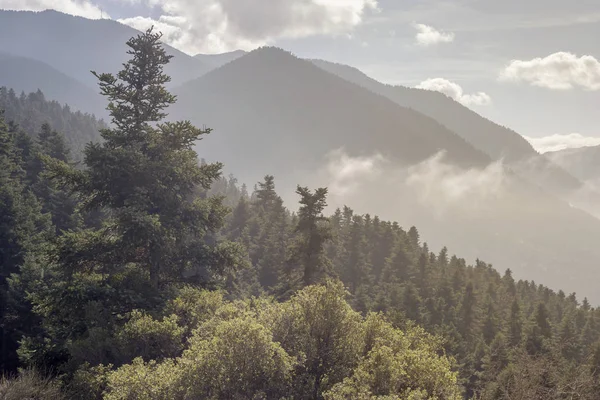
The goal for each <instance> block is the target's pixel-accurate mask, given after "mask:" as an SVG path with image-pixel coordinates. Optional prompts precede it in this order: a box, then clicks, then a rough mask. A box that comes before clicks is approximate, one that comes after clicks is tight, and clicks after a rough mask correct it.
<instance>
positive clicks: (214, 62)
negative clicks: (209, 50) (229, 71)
mask: <svg viewBox="0 0 600 400" xmlns="http://www.w3.org/2000/svg"><path fill="white" fill-rule="evenodd" d="M246 54H247V52H246V51H244V50H235V51H230V52H228V53H221V54H196V55H195V56H194V58H197V59H198V60H200V61H202V63H204V65H208V66H210V67H211V68H219V67H222V66H223V65H225V64H227V63H230V62H232V61H233V60H237V59H238V58H240V57H242V56H244V55H246Z"/></svg>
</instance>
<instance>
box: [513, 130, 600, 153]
mask: <svg viewBox="0 0 600 400" xmlns="http://www.w3.org/2000/svg"><path fill="white" fill-rule="evenodd" d="M524 137H525V139H527V140H528V141H529V143H531V145H532V146H533V147H534V148H535V149H536V150H537V151H539V152H540V153H547V152H549V151H559V150H564V149H576V148H580V147H586V146H600V137H593V136H583V135H582V134H580V133H570V134H568V135H558V134H556V135H550V136H544V137H538V138H534V137H528V136H524Z"/></svg>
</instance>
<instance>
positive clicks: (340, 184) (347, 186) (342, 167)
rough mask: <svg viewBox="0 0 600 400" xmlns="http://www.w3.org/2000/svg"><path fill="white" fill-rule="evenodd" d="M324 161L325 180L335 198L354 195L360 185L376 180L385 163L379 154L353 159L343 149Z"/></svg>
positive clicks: (333, 152)
mask: <svg viewBox="0 0 600 400" xmlns="http://www.w3.org/2000/svg"><path fill="white" fill-rule="evenodd" d="M326 159H327V163H326V166H325V171H326V175H327V177H326V179H327V181H328V185H329V190H330V191H331V193H332V194H333V195H336V196H346V195H348V194H351V193H354V192H355V191H356V189H358V187H359V186H360V184H361V183H364V182H365V181H368V180H372V179H374V178H377V177H378V176H379V175H380V173H381V172H382V167H383V164H384V163H385V162H386V160H385V158H384V157H383V156H382V155H381V154H374V155H371V156H357V157H353V156H350V155H348V154H347V153H346V152H345V150H344V149H337V150H334V151H331V152H330V153H329V154H328V155H327V157H326Z"/></svg>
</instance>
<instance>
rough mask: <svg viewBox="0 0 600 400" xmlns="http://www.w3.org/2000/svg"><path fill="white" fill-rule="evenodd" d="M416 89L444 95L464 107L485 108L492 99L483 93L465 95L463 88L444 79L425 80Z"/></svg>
mask: <svg viewBox="0 0 600 400" xmlns="http://www.w3.org/2000/svg"><path fill="white" fill-rule="evenodd" d="M415 87H416V88H417V89H424V90H433V91H436V92H441V93H444V94H445V95H446V96H448V97H451V98H453V99H454V100H456V101H458V102H459V103H461V104H463V105H465V106H487V105H490V104H491V103H492V99H491V98H490V96H488V95H487V94H486V93H484V92H477V93H473V94H465V93H464V91H463V88H462V87H461V86H460V85H459V84H457V83H454V82H451V81H449V80H447V79H444V78H432V79H427V80H425V81H423V82H421V83H419V84H418V85H417V86H415Z"/></svg>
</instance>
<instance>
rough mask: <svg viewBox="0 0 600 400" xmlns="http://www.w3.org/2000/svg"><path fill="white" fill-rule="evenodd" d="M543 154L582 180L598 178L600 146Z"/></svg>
mask: <svg viewBox="0 0 600 400" xmlns="http://www.w3.org/2000/svg"><path fill="white" fill-rule="evenodd" d="M544 156H546V157H547V158H548V159H550V160H551V161H552V162H554V163H555V164H557V165H560V166H561V167H562V168H564V169H565V170H567V171H569V172H570V173H571V174H573V175H574V176H576V177H578V178H579V179H581V180H583V181H590V180H591V181H595V180H600V146H592V147H582V148H579V149H565V150H560V151H553V152H550V153H545V154H544Z"/></svg>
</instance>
